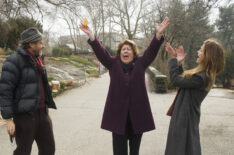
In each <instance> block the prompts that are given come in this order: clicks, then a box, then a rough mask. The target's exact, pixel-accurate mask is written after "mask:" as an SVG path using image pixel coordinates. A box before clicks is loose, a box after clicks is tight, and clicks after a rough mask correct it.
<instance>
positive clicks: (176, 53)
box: [165, 43, 187, 65]
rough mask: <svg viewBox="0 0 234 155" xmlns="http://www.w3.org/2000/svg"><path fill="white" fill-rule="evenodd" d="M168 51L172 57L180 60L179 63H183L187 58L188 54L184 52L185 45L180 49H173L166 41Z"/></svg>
mask: <svg viewBox="0 0 234 155" xmlns="http://www.w3.org/2000/svg"><path fill="white" fill-rule="evenodd" d="M165 48H166V51H167V52H168V53H169V55H170V56H171V57H172V58H176V59H177V61H178V64H179V65H181V63H182V62H183V61H184V59H185V58H186V56H187V54H186V53H184V48H183V46H180V47H179V48H178V49H176V48H175V49H173V48H172V47H171V45H170V43H166V45H165Z"/></svg>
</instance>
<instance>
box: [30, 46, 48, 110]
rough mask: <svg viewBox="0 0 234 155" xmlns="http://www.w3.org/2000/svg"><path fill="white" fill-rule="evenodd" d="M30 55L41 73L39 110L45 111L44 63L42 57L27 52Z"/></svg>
mask: <svg viewBox="0 0 234 155" xmlns="http://www.w3.org/2000/svg"><path fill="white" fill-rule="evenodd" d="M27 53H28V55H29V56H30V58H31V60H32V61H33V64H34V66H35V67H36V69H37V71H38V73H39V84H40V103H39V106H38V109H43V108H45V90H44V84H43V77H42V76H43V75H44V74H45V72H44V69H43V68H44V65H43V62H42V59H41V57H39V56H38V57H36V56H35V55H34V54H32V53H31V52H29V51H27Z"/></svg>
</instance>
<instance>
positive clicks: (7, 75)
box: [0, 47, 56, 119]
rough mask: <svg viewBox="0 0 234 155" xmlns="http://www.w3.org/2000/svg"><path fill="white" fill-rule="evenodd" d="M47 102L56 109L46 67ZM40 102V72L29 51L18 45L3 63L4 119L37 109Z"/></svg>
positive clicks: (0, 99) (1, 103)
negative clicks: (14, 51)
mask: <svg viewBox="0 0 234 155" xmlns="http://www.w3.org/2000/svg"><path fill="white" fill-rule="evenodd" d="M44 73H45V74H44V75H43V76H42V77H43V83H44V90H45V104H46V105H47V107H49V108H54V109H56V105H55V103H54V101H53V98H52V95H51V91H50V88H49V83H48V79H47V75H46V70H45V68H44ZM39 102H40V84H39V73H38V70H37V69H36V66H34V64H33V61H32V59H31V58H30V56H29V55H28V54H27V52H26V51H25V50H24V49H23V48H22V47H18V49H17V51H16V53H14V54H12V55H11V56H9V57H8V58H7V59H6V61H5V62H4V63H3V67H2V74H1V80H0V107H1V114H2V117H3V118H4V119H9V118H12V117H13V116H14V115H15V114H18V113H25V112H32V111H35V110H36V109H37V107H38V105H39Z"/></svg>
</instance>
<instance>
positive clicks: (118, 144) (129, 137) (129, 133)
mask: <svg viewBox="0 0 234 155" xmlns="http://www.w3.org/2000/svg"><path fill="white" fill-rule="evenodd" d="M112 137H113V152H114V155H128V141H129V148H130V155H139V150H140V144H141V137H142V134H134V132H133V129H132V125H131V121H130V117H129V115H128V118H127V124H126V133H125V135H118V134H116V133H112Z"/></svg>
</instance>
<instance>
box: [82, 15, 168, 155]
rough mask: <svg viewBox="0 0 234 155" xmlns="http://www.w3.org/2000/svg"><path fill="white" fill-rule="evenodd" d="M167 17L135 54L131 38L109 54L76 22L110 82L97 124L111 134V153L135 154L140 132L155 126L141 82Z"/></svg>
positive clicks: (159, 41)
mask: <svg viewBox="0 0 234 155" xmlns="http://www.w3.org/2000/svg"><path fill="white" fill-rule="evenodd" d="M168 24H169V19H168V18H165V19H164V21H163V22H162V23H161V24H160V25H158V24H156V29H157V33H156V35H154V38H153V40H152V41H151V43H150V45H149V47H148V48H147V49H146V51H145V52H144V54H143V55H142V56H138V49H137V46H136V44H135V43H134V42H133V41H131V40H124V41H122V42H121V43H120V44H119V45H118V48H117V55H116V56H110V54H109V52H108V51H106V49H105V48H104V47H103V46H102V45H101V43H100V42H99V41H98V39H97V37H95V36H94V35H93V33H92V31H91V30H90V29H89V27H88V26H84V25H80V29H81V30H82V31H84V32H85V33H86V34H87V35H88V37H89V40H88V43H89V44H90V46H91V47H92V48H93V50H94V52H95V54H96V56H97V58H98V59H99V61H100V62H101V63H102V64H103V65H104V66H105V67H106V68H107V69H108V70H109V75H110V86H109V91H108V96H107V99H106V104H105V109H104V113H103V119H102V125H101V128H103V129H106V130H109V131H111V132H112V133H113V134H112V136H113V151H114V155H127V154H128V145H127V143H128V140H129V145H130V154H131V155H138V154H139V148H140V142H141V137H142V134H143V132H146V131H150V130H153V129H155V125H154V121H153V116H152V112H151V108H150V104H149V99H148V95H147V91H146V86H145V71H146V69H147V67H148V66H149V65H150V64H151V63H152V62H153V60H154V59H155V57H156V56H157V54H158V51H159V48H160V46H161V44H162V43H163V40H164V38H163V37H162V34H163V31H164V30H165V28H166V27H167V25H168Z"/></svg>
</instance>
